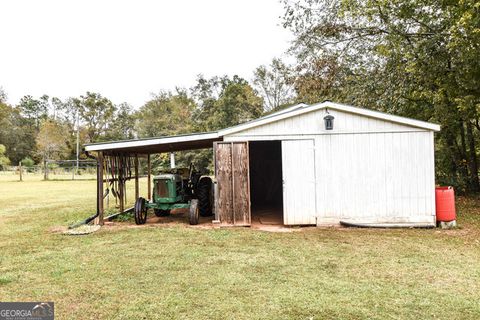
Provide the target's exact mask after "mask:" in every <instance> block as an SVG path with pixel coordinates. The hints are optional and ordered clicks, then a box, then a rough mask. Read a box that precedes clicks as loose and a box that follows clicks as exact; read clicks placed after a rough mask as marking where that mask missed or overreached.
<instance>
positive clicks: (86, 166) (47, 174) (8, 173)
mask: <svg viewBox="0 0 480 320" xmlns="http://www.w3.org/2000/svg"><path fill="white" fill-rule="evenodd" d="M96 170H97V162H96V161H92V160H79V161H78V163H77V161H76V160H48V161H46V162H44V164H43V165H33V166H6V167H4V168H3V170H2V171H0V177H1V178H3V179H4V180H5V179H6V180H18V181H22V180H24V179H29V178H30V179H32V178H37V179H39V178H40V179H43V180H86V179H95V178H96Z"/></svg>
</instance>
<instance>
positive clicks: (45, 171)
mask: <svg viewBox="0 0 480 320" xmlns="http://www.w3.org/2000/svg"><path fill="white" fill-rule="evenodd" d="M43 180H48V165H47V159H44V160H43Z"/></svg>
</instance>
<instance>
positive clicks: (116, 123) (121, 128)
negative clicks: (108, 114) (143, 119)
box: [106, 103, 136, 140]
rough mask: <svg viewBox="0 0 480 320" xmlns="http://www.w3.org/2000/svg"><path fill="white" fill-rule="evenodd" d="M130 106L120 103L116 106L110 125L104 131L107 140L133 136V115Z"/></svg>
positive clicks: (131, 137)
mask: <svg viewBox="0 0 480 320" xmlns="http://www.w3.org/2000/svg"><path fill="white" fill-rule="evenodd" d="M132 110H133V109H132V106H130V105H129V104H128V103H121V104H120V105H118V106H117V107H116V112H115V115H114V117H113V119H114V120H112V123H111V125H110V126H109V129H108V131H107V133H106V135H107V139H108V140H125V139H133V138H134V137H135V135H136V134H135V116H134V114H133V111H132Z"/></svg>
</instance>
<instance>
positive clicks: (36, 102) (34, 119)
mask: <svg viewBox="0 0 480 320" xmlns="http://www.w3.org/2000/svg"><path fill="white" fill-rule="evenodd" d="M18 109H19V110H20V114H21V115H22V116H23V117H25V118H26V119H28V120H29V121H30V122H31V123H32V125H34V126H35V128H36V129H37V130H38V129H39V127H40V122H41V121H42V120H45V119H46V118H47V117H48V96H46V95H44V96H42V97H41V98H40V99H34V98H33V97H32V96H30V95H27V96H24V97H22V98H21V99H20V103H19V104H18Z"/></svg>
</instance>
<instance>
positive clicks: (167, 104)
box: [137, 89, 195, 137]
mask: <svg viewBox="0 0 480 320" xmlns="http://www.w3.org/2000/svg"><path fill="white" fill-rule="evenodd" d="M194 107H195V102H194V101H193V100H192V99H191V98H190V97H188V95H187V92H186V91H185V90H181V89H177V91H176V92H175V93H172V92H165V91H163V92H160V93H159V94H156V95H154V96H153V97H152V99H151V100H150V101H148V102H147V103H146V104H145V105H144V106H142V107H141V108H140V110H139V111H138V113H137V119H138V122H137V131H138V135H139V137H158V136H169V135H176V134H182V133H190V132H191V131H192V121H191V116H192V111H193V110H194Z"/></svg>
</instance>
